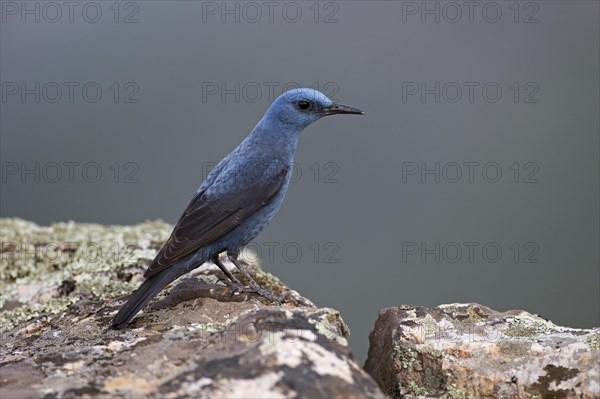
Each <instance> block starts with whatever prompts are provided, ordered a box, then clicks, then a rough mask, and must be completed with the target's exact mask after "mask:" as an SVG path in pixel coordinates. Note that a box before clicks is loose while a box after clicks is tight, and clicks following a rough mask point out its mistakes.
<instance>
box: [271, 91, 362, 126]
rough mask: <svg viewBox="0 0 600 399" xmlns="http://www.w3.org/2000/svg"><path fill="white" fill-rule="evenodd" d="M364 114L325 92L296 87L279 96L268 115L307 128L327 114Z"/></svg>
mask: <svg viewBox="0 0 600 399" xmlns="http://www.w3.org/2000/svg"><path fill="white" fill-rule="evenodd" d="M335 114H358V115H362V114H364V112H363V111H361V110H360V109H358V108H353V107H349V106H347V105H342V104H338V103H336V102H334V101H332V100H330V99H329V98H328V97H327V96H326V95H325V94H323V93H321V92H319V91H317V90H313V89H294V90H290V91H287V92H285V93H283V94H282V95H281V96H279V97H278V98H277V99H276V100H275V101H274V102H273V104H271V107H269V110H268V111H267V115H269V117H270V118H272V119H276V120H278V121H279V122H281V123H284V124H289V125H294V126H297V127H299V128H305V127H306V126H308V125H309V124H311V123H312V122H314V121H316V120H319V119H321V118H322V117H324V116H327V115H335Z"/></svg>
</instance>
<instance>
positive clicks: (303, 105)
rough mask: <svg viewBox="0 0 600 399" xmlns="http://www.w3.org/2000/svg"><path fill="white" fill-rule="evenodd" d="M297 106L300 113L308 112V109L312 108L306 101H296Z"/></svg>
mask: <svg viewBox="0 0 600 399" xmlns="http://www.w3.org/2000/svg"><path fill="white" fill-rule="evenodd" d="M297 105H298V108H300V109H301V110H302V111H308V110H309V109H310V107H311V106H312V104H311V103H310V101H306V100H300V101H298V102H297Z"/></svg>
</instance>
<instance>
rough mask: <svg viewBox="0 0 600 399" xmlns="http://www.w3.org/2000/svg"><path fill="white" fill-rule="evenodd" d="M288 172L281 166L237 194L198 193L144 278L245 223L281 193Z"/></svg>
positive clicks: (285, 167)
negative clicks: (275, 171)
mask: <svg viewBox="0 0 600 399" xmlns="http://www.w3.org/2000/svg"><path fill="white" fill-rule="evenodd" d="M288 171H289V167H287V166H284V165H281V167H280V168H279V170H278V172H277V173H273V174H272V176H271V177H269V178H266V179H262V180H260V181H259V182H257V183H256V184H253V185H248V186H247V188H245V189H242V190H238V192H236V193H233V194H228V195H224V196H209V195H207V192H206V191H200V192H198V193H197V194H196V195H195V196H194V198H192V200H191V202H190V204H189V205H188V207H187V208H186V210H185V211H184V212H183V215H181V218H179V221H178V222H177V224H176V225H175V228H174V229H173V232H172V233H171V236H170V237H169V239H168V240H167V242H166V243H165V245H164V246H163V247H162V249H161V250H160V251H159V252H158V254H157V255H156V257H155V258H154V261H153V262H152V264H151V265H150V267H148V270H146V272H145V273H144V277H146V278H149V277H152V276H154V275H155V274H156V273H158V272H160V271H161V270H164V269H166V268H168V267H169V266H171V265H173V264H174V263H175V262H177V261H178V260H179V259H181V258H183V257H185V256H187V255H189V254H191V253H193V252H196V251H197V250H198V249H200V248H202V247H204V246H206V245H209V244H211V243H212V242H214V241H215V240H217V239H218V238H220V237H222V236H223V235H224V234H226V233H227V232H229V231H231V230H232V229H233V228H235V227H236V226H239V225H240V224H242V223H243V222H245V221H246V220H247V219H248V218H249V217H250V216H252V215H253V214H254V213H255V212H256V211H258V210H259V209H260V208H262V207H263V206H265V205H267V204H268V203H269V202H270V201H271V200H272V199H273V197H274V196H275V195H276V194H277V193H278V192H279V191H280V190H281V188H282V186H283V185H284V183H285V180H286V175H287V173H288Z"/></svg>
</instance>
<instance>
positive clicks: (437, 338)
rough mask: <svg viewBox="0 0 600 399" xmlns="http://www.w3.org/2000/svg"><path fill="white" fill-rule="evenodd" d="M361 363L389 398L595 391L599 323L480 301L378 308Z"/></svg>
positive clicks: (583, 394) (599, 384)
mask: <svg viewBox="0 0 600 399" xmlns="http://www.w3.org/2000/svg"><path fill="white" fill-rule="evenodd" d="M369 341H370V347H369V356H368V359H367V361H366V363H365V370H367V371H368V372H369V373H370V374H371V375H372V376H373V378H375V380H377V382H378V384H379V387H380V388H381V389H382V390H383V391H384V392H385V393H386V394H388V395H389V396H390V397H392V398H413V397H424V398H429V397H433V398H439V397H443V398H464V399H467V398H477V399H479V398H506V399H509V398H510V399H516V398H543V399H546V398H548V399H550V398H556V399H558V398H590V399H592V398H599V397H600V377H599V357H600V329H599V328H595V329H590V330H581V329H574V328H568V327H560V326H557V325H554V324H553V323H551V322H550V321H548V320H545V319H543V318H541V317H539V316H536V315H532V314H530V313H527V312H524V311H521V310H518V311H517V310H512V311H508V312H503V313H500V312H497V311H494V310H492V309H490V308H488V307H485V306H482V305H478V304H451V305H441V306H438V307H437V308H425V307H417V306H406V305H400V306H397V307H393V308H387V309H383V310H381V311H380V312H379V318H378V319H377V321H376V322H375V328H374V329H373V331H372V332H371V335H370V337H369Z"/></svg>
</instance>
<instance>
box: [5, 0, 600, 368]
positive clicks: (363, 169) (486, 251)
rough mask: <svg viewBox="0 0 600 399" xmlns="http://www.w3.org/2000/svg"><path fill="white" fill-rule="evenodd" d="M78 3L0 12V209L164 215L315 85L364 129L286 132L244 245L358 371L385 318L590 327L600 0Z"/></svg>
mask: <svg viewBox="0 0 600 399" xmlns="http://www.w3.org/2000/svg"><path fill="white" fill-rule="evenodd" d="M47 4H50V5H49V6H48V5H47ZM53 4H55V5H53ZM56 4H57V5H58V6H56ZM78 4H79V5H77V6H73V8H72V9H69V7H68V6H65V5H63V4H62V2H58V3H51V2H50V3H46V2H20V1H19V2H7V1H3V2H2V25H1V32H0V33H1V38H0V44H1V63H0V67H1V68H0V73H1V81H2V102H1V103H0V105H1V107H2V108H1V114H0V119H1V124H0V127H1V142H0V143H1V150H0V155H1V161H2V190H1V194H0V199H1V215H2V217H21V218H25V219H29V220H33V221H35V222H37V223H40V224H49V223H52V222H57V221H66V220H75V221H81V222H98V223H107V224H131V223H137V222H142V221H144V220H147V219H158V218H162V219H164V220H166V221H168V222H171V223H174V222H175V221H176V220H177V218H178V217H179V215H180V213H181V212H182V211H183V209H184V207H185V206H186V205H187V202H188V201H189V199H190V198H191V195H192V194H193V193H194V191H195V190H196V188H197V187H198V186H199V184H200V182H201V180H202V179H203V178H204V177H205V176H206V174H207V171H208V170H209V169H210V167H211V166H212V165H214V163H216V162H218V161H219V160H220V159H221V158H222V157H224V156H225V155H226V154H227V153H228V152H229V151H231V150H232V149H233V148H235V146H237V144H238V143H239V142H240V141H241V140H242V139H243V138H244V137H245V136H246V135H247V134H248V133H249V132H250V131H251V129H252V128H253V127H254V125H255V124H256V123H257V121H258V120H259V119H260V118H261V117H262V115H263V113H264V112H265V110H266V108H267V107H268V105H269V103H270V101H271V100H272V96H273V95H275V96H276V95H279V94H281V92H282V90H283V89H284V88H293V87H297V86H311V87H314V88H318V89H321V90H322V91H324V92H325V93H326V94H328V95H330V96H331V97H333V98H335V99H337V100H339V101H340V102H343V103H346V104H349V105H353V106H357V107H360V108H362V109H364V110H365V111H366V112H367V115H366V116H364V117H330V118H326V119H324V120H322V121H319V122H318V123H316V124H314V125H312V126H310V127H309V128H308V129H307V130H306V131H305V132H304V134H303V137H302V138H301V142H300V145H299V149H298V153H297V174H296V178H295V182H294V183H293V184H292V185H291V187H290V190H289V192H288V195H287V198H286V201H285V202H284V205H283V206H282V208H281V210H280V213H279V214H278V216H277V217H276V218H275V220H274V222H273V223H272V224H271V226H270V227H269V228H268V229H267V230H266V231H265V232H264V233H263V234H262V235H261V236H259V237H258V238H257V240H256V241H255V243H254V244H253V248H254V249H255V250H258V251H259V252H261V255H262V259H263V264H264V267H265V268H266V269H267V270H269V271H271V272H273V273H274V274H275V275H277V276H278V277H280V278H281V279H282V280H283V281H284V282H286V283H288V284H289V285H290V286H292V287H293V288H295V289H297V290H298V291H300V292H301V293H303V294H304V295H305V296H307V297H309V298H311V299H313V300H314V301H315V302H316V303H317V304H318V305H321V306H330V307H333V308H336V309H339V310H340V311H341V313H342V315H343V317H344V319H345V320H346V322H347V323H348V324H349V326H350V329H351V331H352V338H351V347H352V350H353V352H354V353H355V354H356V355H357V357H358V358H359V359H361V360H364V359H365V357H366V351H367V347H368V342H367V336H368V333H369V331H370V330H371V328H372V326H373V323H374V321H375V319H376V318H377V311H378V310H379V309H381V308H384V307H389V306H394V305H398V304H416V305H423V306H436V305H438V304H442V303H451V302H467V301H468V302H479V303H482V304H485V305H487V306H490V307H492V308H495V309H498V310H507V309H513V308H520V309H526V310H528V311H531V312H534V313H538V314H540V315H542V316H543V317H545V318H548V319H551V320H552V321H553V322H555V323H559V324H563V325H569V326H574V327H591V326H597V325H598V324H599V313H600V307H599V306H600V305H599V303H600V298H599V296H600V293H599V281H600V276H599V244H598V243H599V238H600V237H599V212H598V204H599V181H600V178H599V131H600V127H599V116H598V115H599V113H598V110H599V109H600V107H599V73H598V71H599V70H600V65H599V48H600V45H599V17H598V16H599V3H598V2H592V1H572V2H559V1H544V2H542V1H539V2H520V3H516V5H515V2H513V1H506V2H504V1H499V2H485V1H484V2H478V3H477V4H478V5H476V6H473V8H472V9H469V8H467V7H466V6H464V5H463V3H462V2H426V3H423V2H388V1H385V2H366V1H365V2H359V1H356V2H350V1H335V2H321V3H315V2H312V1H310V2H276V3H273V5H269V6H267V5H265V4H264V3H263V2H257V3H252V2H250V3H245V2H225V3H223V2H193V1H174V2H171V1H137V2H121V3H117V4H115V2H113V1H107V2H104V1H97V2H95V3H88V2H80V3H78ZM248 4H250V5H248ZM448 4H450V5H448ZM36 19H37V21H36ZM436 85H437V86H436ZM98 90H100V91H98ZM59 94H60V96H59ZM71 172H72V173H71ZM469 172H472V173H469ZM99 173H100V174H99ZM499 173H500V174H499Z"/></svg>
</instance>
